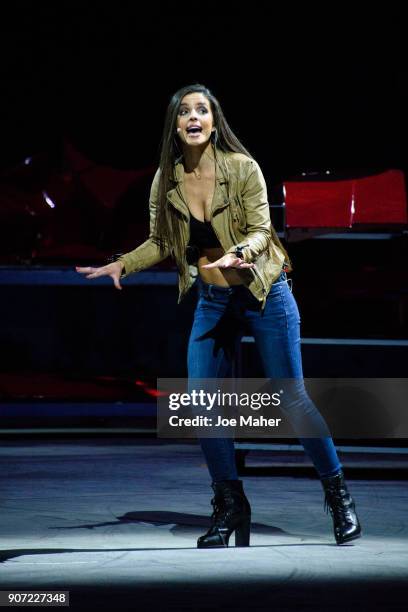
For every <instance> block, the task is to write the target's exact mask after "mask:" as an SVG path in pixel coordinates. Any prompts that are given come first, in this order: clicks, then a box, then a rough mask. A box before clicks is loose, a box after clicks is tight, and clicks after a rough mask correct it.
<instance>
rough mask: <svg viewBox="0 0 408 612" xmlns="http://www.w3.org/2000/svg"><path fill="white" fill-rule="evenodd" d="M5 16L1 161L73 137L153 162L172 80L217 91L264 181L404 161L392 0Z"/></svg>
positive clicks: (61, 10) (123, 158) (109, 159)
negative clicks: (377, 4)
mask: <svg viewBox="0 0 408 612" xmlns="http://www.w3.org/2000/svg"><path fill="white" fill-rule="evenodd" d="M4 7H5V8H3V9H2V13H3V14H2V19H1V29H2V33H1V47H2V48H1V58H2V61H1V64H2V70H1V82H2V114H1V115H2V124H3V126H2V147H1V156H2V159H1V162H2V164H3V166H5V165H7V164H10V163H12V162H13V161H18V160H20V159H21V158H22V157H24V156H26V155H28V154H30V153H33V152H35V151H37V150H40V149H42V148H44V147H47V146H52V145H55V146H56V147H58V144H59V142H60V139H61V137H62V136H67V137H69V139H72V140H73V141H74V142H75V144H76V145H77V146H78V147H79V148H80V149H81V150H82V151H84V152H86V153H87V154H88V155H89V156H90V157H91V158H92V159H93V160H95V161H98V162H101V163H106V164H109V165H113V166H115V167H121V168H123V167H125V168H135V167H140V166H145V165H148V164H150V163H155V162H156V161H157V158H158V149H159V141H160V137H161V131H162V126H163V117H164V111H165V108H166V106H167V103H168V101H169V98H170V96H171V94H172V93H173V92H174V91H176V90H177V89H178V88H179V87H181V86H183V85H185V84H188V83H191V82H201V83H204V84H205V85H207V86H208V87H209V88H210V89H212V91H213V93H214V94H215V95H216V96H217V97H218V98H219V100H220V102H221V104H222V105H223V108H224V110H225V114H226V117H227V119H228V121H229V122H230V124H231V126H232V128H233V129H234V130H235V131H236V133H237V134H238V136H239V137H240V138H241V139H242V141H243V142H244V143H245V145H246V146H247V147H248V149H249V150H250V151H251V152H253V154H254V155H255V157H256V158H258V159H259V161H260V163H261V164H262V167H263V169H264V172H265V174H266V175H267V177H268V178H269V179H270V180H279V179H280V178H281V177H282V176H283V175H284V176H286V177H287V176H288V175H290V174H297V173H298V172H299V171H302V170H308V169H318V170H320V169H325V168H326V167H327V168H331V169H333V170H336V169H337V170H340V169H344V168H349V169H354V170H357V169H361V168H366V167H382V166H386V167H394V168H402V167H405V166H406V146H405V143H406V120H405V117H406V108H407V102H408V99H407V98H408V82H407V67H406V61H405V53H404V47H405V45H404V40H405V38H406V32H405V25H404V24H405V21H404V19H403V18H402V12H400V11H398V10H396V9H395V6H394V7H391V8H388V7H387V8H384V7H383V8H382V10H381V11H379V10H375V9H374V8H373V7H371V8H370V10H366V11H363V10H361V12H360V13H359V12H358V9H356V8H351V7H347V6H344V5H343V6H342V7H341V10H340V7H338V9H335V10H333V9H332V10H329V8H327V7H326V8H323V7H322V8H319V9H317V8H314V9H311V8H310V7H307V8H305V7H303V8H298V7H295V6H294V5H293V6H290V7H288V9H287V10H286V11H285V10H284V9H283V8H281V7H279V5H278V7H275V6H274V7H273V6H272V5H271V3H266V2H265V3H263V2H255V3H251V4H248V3H245V4H243V5H242V6H241V5H240V4H239V3H235V2H221V3H217V4H216V5H215V4H214V5H213V4H210V3H200V4H196V3H150V4H148V3H135V2H81V3H79V2H56V3H48V2H13V3H7V4H5V5H4Z"/></svg>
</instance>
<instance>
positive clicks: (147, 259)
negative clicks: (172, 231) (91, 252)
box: [116, 169, 170, 278]
mask: <svg viewBox="0 0 408 612" xmlns="http://www.w3.org/2000/svg"><path fill="white" fill-rule="evenodd" d="M159 177H160V169H158V170H157V171H156V174H155V175H154V178H153V182H152V186H151V189H150V197H149V210H150V232H149V238H148V239H147V240H146V241H145V242H143V243H142V244H141V245H139V246H138V247H136V249H134V250H133V251H129V253H124V254H123V255H121V256H120V257H118V258H117V260H116V261H123V263H124V268H123V270H122V274H121V278H125V277H126V276H128V275H129V274H132V273H133V272H139V271H140V270H144V269H146V268H150V267H151V266H154V265H155V264H157V263H159V262H160V261H162V260H163V259H165V258H166V257H167V256H168V255H169V254H170V249H169V248H168V247H166V251H165V253H164V255H162V254H161V253H160V249H159V246H158V243H157V240H155V237H154V226H155V221H156V211H157V195H158V188H159Z"/></svg>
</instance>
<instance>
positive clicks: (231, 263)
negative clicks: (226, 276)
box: [201, 253, 255, 269]
mask: <svg viewBox="0 0 408 612" xmlns="http://www.w3.org/2000/svg"><path fill="white" fill-rule="evenodd" d="M254 266H255V264H253V263H246V262H245V261H244V260H243V259H240V258H239V257H237V256H236V255H234V253H226V255H223V256H222V257H220V259H217V260H216V261H213V262H212V263H209V264H205V265H204V266H201V267H202V268H206V269H209V268H253V267H254Z"/></svg>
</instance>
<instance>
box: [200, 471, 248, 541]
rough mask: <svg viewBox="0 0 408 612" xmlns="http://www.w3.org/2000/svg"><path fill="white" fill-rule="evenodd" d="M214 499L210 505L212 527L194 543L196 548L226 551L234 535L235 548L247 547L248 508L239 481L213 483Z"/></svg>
mask: <svg viewBox="0 0 408 612" xmlns="http://www.w3.org/2000/svg"><path fill="white" fill-rule="evenodd" d="M211 486H212V488H213V490H214V494H215V495H214V497H213V499H212V500H211V504H212V506H213V508H214V511H213V513H212V515H211V526H210V528H209V530H208V531H207V533H206V534H204V535H202V536H201V537H199V538H198V540H197V548H219V547H225V548H226V547H227V546H228V545H229V539H230V536H231V534H232V532H233V531H235V546H249V535H250V524H251V506H250V505H249V502H248V500H247V498H246V495H245V493H244V490H243V488H242V481H241V480H221V481H219V482H213V483H212V485H211Z"/></svg>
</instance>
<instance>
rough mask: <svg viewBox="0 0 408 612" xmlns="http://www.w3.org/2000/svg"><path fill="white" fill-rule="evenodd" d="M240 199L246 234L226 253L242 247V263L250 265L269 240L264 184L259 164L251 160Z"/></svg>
mask: <svg viewBox="0 0 408 612" xmlns="http://www.w3.org/2000/svg"><path fill="white" fill-rule="evenodd" d="M241 199H242V204H243V208H244V212H245V216H246V227H247V232H248V233H247V236H246V238H245V239H244V240H242V241H241V242H239V243H238V244H236V245H234V246H233V247H231V248H230V249H229V250H228V251H227V252H228V253H233V252H234V251H235V249H236V248H237V247H238V246H239V247H242V254H243V256H244V261H246V262H247V263H251V262H253V261H255V260H256V259H257V257H259V255H261V254H262V253H263V252H264V251H265V250H266V249H267V248H268V245H269V242H270V240H271V217H270V212H269V204H268V194H267V188H266V183H265V179H264V177H263V174H262V171H261V169H260V167H259V164H258V163H257V162H256V161H255V160H253V159H252V160H251V162H250V163H249V164H248V172H247V176H246V179H245V181H244V185H243V188H242V191H241Z"/></svg>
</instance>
